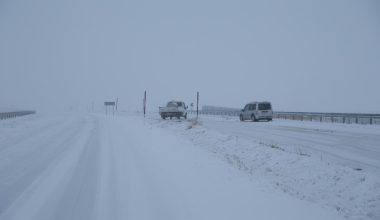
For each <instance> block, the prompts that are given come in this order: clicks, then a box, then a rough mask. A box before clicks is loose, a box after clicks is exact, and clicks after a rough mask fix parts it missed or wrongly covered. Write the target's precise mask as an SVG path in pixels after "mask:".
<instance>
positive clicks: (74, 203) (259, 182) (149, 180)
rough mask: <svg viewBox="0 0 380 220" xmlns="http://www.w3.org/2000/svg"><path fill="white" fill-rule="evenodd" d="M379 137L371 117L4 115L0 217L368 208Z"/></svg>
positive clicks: (340, 212)
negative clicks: (257, 119)
mask: <svg viewBox="0 0 380 220" xmlns="http://www.w3.org/2000/svg"><path fill="white" fill-rule="evenodd" d="M379 140H380V126H359V125H333V124H319V123H301V122H294V121H274V122H271V123H248V122H246V123H241V122H238V121H237V120H236V119H234V118H221V117H202V118H200V119H199V120H198V121H195V120H194V119H189V120H186V121H184V120H165V121H164V120H161V119H159V117H158V115H148V117H146V118H145V119H143V118H142V117H141V116H137V115H134V114H130V113H123V114H120V115H115V116H105V115H102V114H57V115H41V114H36V115H30V116H25V117H20V118H15V119H9V120H4V121H1V122H0V219H1V220H3V219H4V220H8V219H39V220H40V219H165V220H167V219H292V220H294V219H344V217H348V218H349V219H379V218H380V211H379V210H380V209H379V207H380V206H379V204H380V175H379V169H380V166H379V161H380V157H379V151H380V149H379V146H378V145H379V143H380V141H379ZM237 168H238V169H237Z"/></svg>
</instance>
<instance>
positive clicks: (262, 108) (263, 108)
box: [239, 102, 273, 121]
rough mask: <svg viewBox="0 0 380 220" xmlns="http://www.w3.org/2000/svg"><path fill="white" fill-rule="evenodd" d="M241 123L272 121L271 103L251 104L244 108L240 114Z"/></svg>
mask: <svg viewBox="0 0 380 220" xmlns="http://www.w3.org/2000/svg"><path fill="white" fill-rule="evenodd" d="M239 118H240V121H245V120H252V121H259V120H266V121H272V119H273V110H272V104H271V103H270V102H250V103H248V104H246V105H245V106H244V108H243V109H242V110H241V112H240V114H239Z"/></svg>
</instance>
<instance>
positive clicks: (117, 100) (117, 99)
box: [116, 98, 119, 111]
mask: <svg viewBox="0 0 380 220" xmlns="http://www.w3.org/2000/svg"><path fill="white" fill-rule="evenodd" d="M118 102H119V98H116V111H117V104H118Z"/></svg>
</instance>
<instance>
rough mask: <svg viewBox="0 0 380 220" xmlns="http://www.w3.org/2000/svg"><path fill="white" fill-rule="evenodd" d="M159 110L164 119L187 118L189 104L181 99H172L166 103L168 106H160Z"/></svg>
mask: <svg viewBox="0 0 380 220" xmlns="http://www.w3.org/2000/svg"><path fill="white" fill-rule="evenodd" d="M158 110H159V111H158V112H159V114H160V115H161V118H162V119H166V118H170V119H172V118H173V117H176V118H178V119H180V118H181V117H184V118H185V119H187V106H186V105H185V103H184V102H181V101H170V102H168V103H167V104H166V107H159V108H158Z"/></svg>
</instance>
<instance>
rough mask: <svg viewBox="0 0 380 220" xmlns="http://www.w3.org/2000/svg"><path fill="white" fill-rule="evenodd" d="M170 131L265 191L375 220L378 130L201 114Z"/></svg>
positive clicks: (379, 181)
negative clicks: (248, 120)
mask: <svg viewBox="0 0 380 220" xmlns="http://www.w3.org/2000/svg"><path fill="white" fill-rule="evenodd" d="M149 122H150V123H151V124H153V125H155V126H158V127H161V128H166V129H170V130H172V131H174V132H176V133H177V134H178V135H180V136H181V137H183V138H185V139H187V140H190V141H192V142H193V143H194V144H195V145H197V146H200V147H201V148H203V149H205V150H207V151H208V152H212V153H213V154H214V155H215V156H216V157H217V158H220V159H222V160H224V161H226V162H227V163H230V164H231V165H233V166H234V167H236V168H238V169H239V170H242V171H244V172H245V173H247V174H249V175H250V176H251V177H252V178H253V179H255V181H259V182H261V183H262V185H265V186H267V187H268V188H269V190H273V189H276V190H277V191H283V192H285V193H286V194H289V195H292V196H294V197H296V198H299V199H301V200H306V201H311V202H313V203H317V204H320V205H322V206H324V207H326V208H329V209H331V208H332V209H335V210H336V211H337V212H339V213H340V214H341V215H342V216H344V217H346V218H348V219H380V126H378V125H348V124H332V123H320V122H300V121H290V120H289V121H287V120H275V121H273V122H269V123H268V122H258V123H252V122H240V121H239V120H238V119H237V118H236V117H226V116H205V115H202V116H200V118H199V119H198V121H195V120H194V119H193V120H192V119H190V120H189V121H188V122H186V123H179V122H178V121H176V120H172V121H169V120H166V121H163V120H160V119H158V118H157V117H155V116H154V115H152V116H150V119H149Z"/></svg>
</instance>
